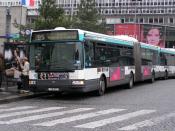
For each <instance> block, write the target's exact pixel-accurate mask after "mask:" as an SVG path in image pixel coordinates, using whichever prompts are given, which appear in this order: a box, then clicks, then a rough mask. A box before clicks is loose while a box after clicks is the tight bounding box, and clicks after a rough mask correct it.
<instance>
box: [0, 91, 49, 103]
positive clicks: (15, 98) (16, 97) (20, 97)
mask: <svg viewBox="0 0 175 131" xmlns="http://www.w3.org/2000/svg"><path fill="white" fill-rule="evenodd" d="M47 94H48V93H26V94H19V95H13V96H9V97H6V98H4V99H0V104H4V103H10V102H15V101H20V100H24V99H30V98H35V97H40V96H44V95H47Z"/></svg>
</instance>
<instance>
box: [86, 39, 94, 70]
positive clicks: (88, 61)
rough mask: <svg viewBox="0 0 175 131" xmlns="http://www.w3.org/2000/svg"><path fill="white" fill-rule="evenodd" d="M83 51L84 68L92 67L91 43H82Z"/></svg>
mask: <svg viewBox="0 0 175 131" xmlns="http://www.w3.org/2000/svg"><path fill="white" fill-rule="evenodd" d="M84 49H85V67H92V66H94V46H93V42H90V41H86V42H85V43H84Z"/></svg>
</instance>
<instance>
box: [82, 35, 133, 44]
mask: <svg viewBox="0 0 175 131" xmlns="http://www.w3.org/2000/svg"><path fill="white" fill-rule="evenodd" d="M82 39H89V40H96V41H102V42H107V43H113V44H120V45H129V46H133V44H134V43H133V42H129V41H124V40H117V39H112V38H105V37H103V38H99V37H96V36H91V37H84V38H82Z"/></svg>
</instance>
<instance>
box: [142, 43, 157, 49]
mask: <svg viewBox="0 0 175 131" xmlns="http://www.w3.org/2000/svg"><path fill="white" fill-rule="evenodd" d="M141 48H145V49H152V50H159V47H153V46H150V45H145V44H144V45H143V44H141Z"/></svg>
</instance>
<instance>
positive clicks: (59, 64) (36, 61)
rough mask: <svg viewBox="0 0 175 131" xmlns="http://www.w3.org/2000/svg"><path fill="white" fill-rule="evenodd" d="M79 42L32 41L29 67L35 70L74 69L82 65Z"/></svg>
mask: <svg viewBox="0 0 175 131" xmlns="http://www.w3.org/2000/svg"><path fill="white" fill-rule="evenodd" d="M82 55H83V53H82V44H81V42H62V43H61V42H59V43H44V42H43V43H42V42H41V43H33V44H31V46H30V64H31V69H32V70H36V71H63V72H64V71H74V70H75V69H81V68H82V67H83V56H82Z"/></svg>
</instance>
